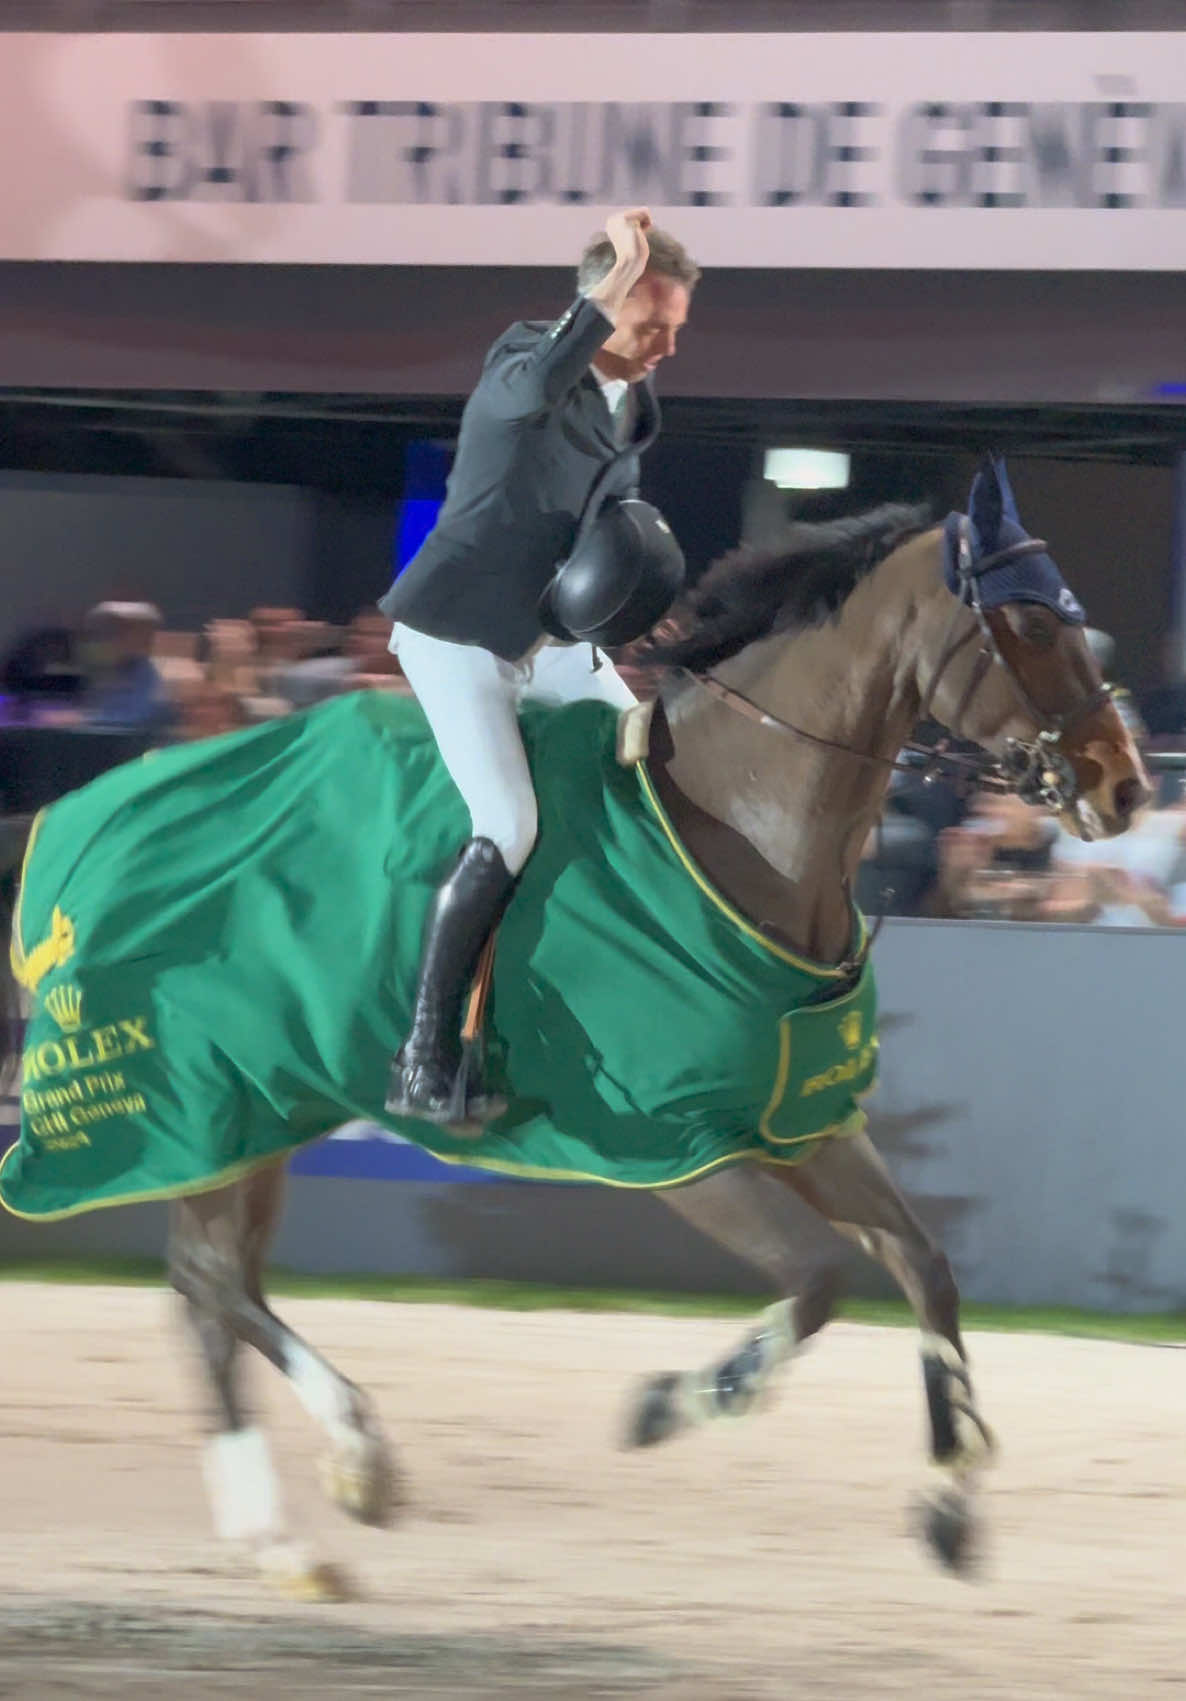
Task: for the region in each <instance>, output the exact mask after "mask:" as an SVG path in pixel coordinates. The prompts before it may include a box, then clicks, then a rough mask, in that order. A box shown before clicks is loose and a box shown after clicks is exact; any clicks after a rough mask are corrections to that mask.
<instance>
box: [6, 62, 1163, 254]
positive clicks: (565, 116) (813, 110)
mask: <svg viewBox="0 0 1186 1701" xmlns="http://www.w3.org/2000/svg"><path fill="white" fill-rule="evenodd" d="M1184 55H1186V38H1184V37H1183V36H1181V35H1175V34H1168V33H1167V34H1141V33H1133V34H1124V33H1105V34H1061V33H1060V34H1028V33H1026V34H965V33H959V32H950V33H943V34H930V35H921V34H899V33H895V34H881V35H851V34H842V35H827V34H820V35H794V34H785V35H736V36H729V35H726V36H711V35H682V36H681V35H583V36H581V35H552V36H537V35H504V34H495V35H455V34H439V35H438V34H419V35H364V34H350V35H338V36H333V35H330V36H325V35H266V36H265V35H223V36H219V35H206V36H203V35H135V36H132V35H73V36H72V35H59V34H35V35H21V34H15V35H5V36H4V37H3V47H2V50H0V99H2V102H3V106H2V110H3V112H4V125H3V130H2V132H0V133H2V134H3V135H4V137H5V144H4V149H3V166H4V170H3V172H2V174H0V258H2V259H7V260H127V261H194V262H203V261H204V262H223V263H225V262H236V261H240V262H260V261H266V262H297V263H302V264H358V263H362V264H384V265H447V266H484V265H498V266H508V265H524V266H544V265H548V266H559V265H569V264H571V263H572V262H573V260H574V259H575V256H576V255H577V254H578V253H579V251H580V249H581V247H582V245H583V244H584V242H585V241H586V240H587V238H588V237H589V235H590V234H591V233H592V232H593V231H594V230H595V229H597V227H598V225H599V223H600V222H601V220H602V219H603V217H604V215H605V212H606V211H607V210H608V209H609V208H611V207H614V206H624V205H629V204H633V203H636V202H638V203H646V204H647V205H649V206H650V207H651V208H652V210H653V211H654V213H655V215H656V217H657V218H658V220H659V221H660V222H661V223H663V224H665V225H667V226H669V227H671V228H672V229H673V230H674V231H675V232H676V233H677V234H678V235H679V236H681V237H682V238H683V239H684V240H685V241H686V242H687V244H688V246H689V248H690V249H691V250H692V252H693V253H694V254H695V256H696V257H697V258H698V259H699V260H700V261H701V262H702V263H703V264H704V265H705V266H706V267H710V268H711V267H722V266H730V267H733V266H744V267H754V266H764V267H804V266H808V267H822V266H828V267H844V268H855V267H860V268H869V267H943V268H956V269H960V268H994V269H995V268H1010V269H1017V268H1021V269H1046V268H1051V269H1055V270H1063V269H1083V268H1090V269H1102V270H1142V269H1144V270H1150V269H1152V270H1182V269H1186V98H1184V96H1186V85H1184V84H1183V78H1182V71H1181V67H1182V63H1183V59H1184Z"/></svg>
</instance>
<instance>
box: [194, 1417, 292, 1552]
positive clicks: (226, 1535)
mask: <svg viewBox="0 0 1186 1701" xmlns="http://www.w3.org/2000/svg"><path fill="white" fill-rule="evenodd" d="M203 1474H204V1476H205V1478H206V1492H207V1493H208V1494H209V1496H210V1507H211V1511H212V1512H213V1514H214V1528H215V1530H216V1531H217V1532H218V1535H219V1536H220V1537H221V1538H222V1540H223V1541H260V1540H263V1539H264V1538H265V1537H267V1538H273V1539H274V1538H275V1536H276V1534H277V1531H278V1530H279V1527H280V1489H279V1485H278V1483H277V1481H276V1473H275V1471H274V1470H273V1469H272V1455H271V1452H270V1450H269V1448H268V1443H267V1440H266V1438H265V1436H264V1434H263V1432H262V1431H261V1430H259V1429H256V1428H255V1427H254V1426H253V1427H252V1428H250V1429H237V1430H228V1431H227V1432H226V1433H224V1434H222V1435H216V1436H214V1438H213V1439H212V1440H211V1441H208V1442H207V1443H206V1451H205V1457H204V1459H203Z"/></svg>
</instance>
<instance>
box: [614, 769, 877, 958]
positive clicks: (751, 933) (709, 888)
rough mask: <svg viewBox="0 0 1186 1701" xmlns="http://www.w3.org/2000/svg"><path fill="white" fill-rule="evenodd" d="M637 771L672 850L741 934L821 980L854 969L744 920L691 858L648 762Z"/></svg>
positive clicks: (861, 940)
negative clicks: (816, 958) (819, 958)
mask: <svg viewBox="0 0 1186 1701" xmlns="http://www.w3.org/2000/svg"><path fill="white" fill-rule="evenodd" d="M637 773H638V781H639V784H640V785H641V787H642V793H643V796H644V797H645V798H646V800H647V802H648V803H649V804H650V806H651V808H652V810H653V811H654V813H655V816H656V818H657V819H658V822H659V825H660V826H661V827H662V829H663V831H664V833H665V834H666V835H667V838H668V840H669V841H670V844H671V848H672V850H673V851H674V852H675V854H676V856H677V857H678V858H679V860H680V862H681V863H682V864H683V866H684V868H685V870H686V871H687V873H688V874H690V875H691V877H692V879H693V880H694V881H695V882H696V884H697V886H699V888H700V890H701V891H702V892H703V893H704V896H705V897H706V898H708V899H709V901H710V902H711V903H713V904H715V905H716V907H717V909H719V910H720V911H721V913H722V915H725V916H727V917H728V918H729V920H730V921H731V922H732V923H733V926H734V927H735V928H737V930H738V932H739V933H743V934H744V935H745V937H746V938H747V939H752V940H753V942H754V944H755V945H760V946H761V947H762V949H763V950H765V951H769V952H770V955H771V956H772V957H777V958H778V959H779V961H780V962H783V963H789V964H790V966H791V968H793V969H802V970H803V972H804V973H805V974H809V975H815V977H816V978H817V979H818V980H840V979H842V978H844V977H846V976H847V975H849V974H850V973H851V972H852V970H851V966H850V965H848V964H844V963H839V964H835V965H829V964H825V963H813V962H812V961H811V959H810V958H808V957H800V956H798V955H796V953H795V952H794V951H788V950H786V949H785V947H783V946H782V945H776V944H775V942H774V940H773V939H768V938H767V937H766V935H765V934H764V933H763V932H762V931H761V929H760V928H757V927H755V926H754V925H753V923H752V922H750V921H747V920H746V919H745V917H744V916H743V915H742V914H741V913H740V911H738V910H735V909H734V908H733V905H732V904H731V903H729V901H728V899H727V898H724V897H722V895H721V893H720V892H718V891H717V889H716V887H715V886H713V885H712V883H711V882H710V881H709V880H707V879H706V878H705V876H704V875H703V874H702V873H701V872H700V869H699V868H698V867H697V866H696V864H695V863H694V862H693V861H692V858H691V857H690V856H689V855H688V853H687V851H686V850H685V849H684V847H683V844H682V842H681V840H680V837H679V834H678V833H677V832H676V830H675V828H674V827H673V826H672V824H671V822H670V820H669V819H668V816H667V812H666V810H665V809H664V808H663V805H662V804H661V803H660V801H659V796H658V793H657V792H656V790H655V785H654V781H653V780H652V779H651V776H650V774H649V772H648V771H647V765H646V763H645V762H640V763H639V764H638V766H637ZM856 917H857V928H858V938H857V950H858V952H860V951H863V950H864V948H865V918H864V916H863V915H862V914H861V912H860V911H859V910H857V911H856Z"/></svg>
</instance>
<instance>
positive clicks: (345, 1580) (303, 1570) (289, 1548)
mask: <svg viewBox="0 0 1186 1701" xmlns="http://www.w3.org/2000/svg"><path fill="white" fill-rule="evenodd" d="M256 1563H257V1565H258V1567H259V1570H260V1572H261V1573H262V1575H263V1577H264V1579H265V1580H266V1581H267V1582H268V1583H270V1584H271V1586H272V1587H273V1588H274V1589H275V1590H277V1591H278V1593H280V1594H282V1595H287V1596H288V1597H289V1599H290V1600H297V1601H321V1602H325V1603H328V1604H332V1603H335V1602H341V1601H352V1600H356V1599H357V1598H358V1591H357V1590H356V1589H355V1587H354V1585H353V1583H352V1582H351V1580H350V1574H349V1572H347V1571H346V1570H344V1569H343V1567H342V1566H340V1565H333V1564H331V1563H329V1562H328V1561H325V1560H320V1561H318V1560H313V1559H310V1558H309V1556H308V1554H306V1553H305V1551H304V1550H303V1548H301V1547H299V1546H297V1545H295V1544H293V1543H291V1542H279V1543H276V1544H275V1545H274V1546H271V1547H265V1548H261V1549H260V1550H259V1551H258V1553H257V1554H256Z"/></svg>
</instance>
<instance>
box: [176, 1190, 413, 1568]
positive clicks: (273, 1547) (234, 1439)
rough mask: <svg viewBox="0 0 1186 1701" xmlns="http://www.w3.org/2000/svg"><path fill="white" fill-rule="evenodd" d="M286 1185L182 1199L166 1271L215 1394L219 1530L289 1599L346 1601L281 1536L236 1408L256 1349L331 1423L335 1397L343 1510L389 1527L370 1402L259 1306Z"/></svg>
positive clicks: (262, 1460) (263, 1458)
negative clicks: (243, 1362) (243, 1358)
mask: <svg viewBox="0 0 1186 1701" xmlns="http://www.w3.org/2000/svg"><path fill="white" fill-rule="evenodd" d="M281 1183H282V1172H281V1171H280V1169H279V1168H278V1167H277V1168H275V1169H271V1168H269V1169H268V1170H265V1171H259V1172H257V1173H256V1174H255V1175H254V1176H253V1177H251V1178H250V1179H249V1180H246V1181H242V1182H238V1183H235V1184H233V1185H232V1186H229V1187H226V1188H220V1189H218V1190H217V1191H215V1192H211V1193H207V1194H201V1195H196V1196H193V1197H191V1198H189V1199H183V1200H179V1201H177V1202H176V1204H175V1205H174V1207H173V1214H172V1223H171V1231H172V1232H171V1236H170V1273H171V1278H172V1283H173V1286H174V1287H175V1288H176V1289H177V1291H178V1292H179V1293H180V1294H181V1295H182V1297H183V1299H184V1301H185V1305H186V1312H187V1316H188V1318H189V1321H190V1325H191V1327H192V1329H193V1332H194V1334H195V1337H196V1339H197V1343H198V1346H199V1349H200V1352H201V1355H202V1359H203V1361H204V1365H205V1369H206V1372H207V1377H208V1380H209V1383H210V1386H211V1388H212V1391H213V1393H214V1396H215V1409H216V1424H217V1426H218V1427H217V1428H216V1432H215V1434H214V1435H213V1437H212V1438H211V1440H210V1441H209V1443H208V1444H207V1449H206V1457H205V1475H206V1482H207V1490H208V1493H209V1495H210V1500H211V1506H212V1510H213V1514H214V1522H215V1528H216V1530H217V1531H218V1533H219V1534H220V1535H221V1536H222V1537H224V1538H225V1539H227V1540H228V1541H231V1542H234V1543H235V1544H236V1545H238V1546H240V1547H243V1548H245V1549H246V1550H247V1551H248V1552H250V1554H251V1555H252V1557H253V1559H254V1562H255V1564H256V1566H257V1567H258V1569H260V1570H261V1571H262V1572H263V1573H264V1574H265V1575H266V1576H267V1577H269V1578H270V1579H271V1580H273V1581H275V1582H277V1583H278V1584H280V1585H281V1586H283V1587H284V1588H286V1589H287V1590H289V1591H290V1592H293V1593H297V1594H300V1595H303V1596H305V1597H311V1598H315V1599H337V1598H342V1597H344V1596H345V1595H347V1594H348V1593H349V1592H350V1591H349V1587H348V1584H347V1581H346V1579H345V1577H344V1576H343V1574H342V1573H341V1572H340V1571H339V1570H338V1569H337V1568H336V1567H333V1566H329V1565H325V1564H321V1563H317V1562H314V1561H313V1560H312V1559H310V1557H309V1555H308V1553H307V1551H306V1549H305V1547H304V1545H303V1544H301V1543H299V1542H295V1541H294V1540H293V1539H292V1538H291V1536H290V1535H289V1533H288V1531H287V1528H286V1526H285V1522H284V1517H283V1512H282V1508H281V1501H280V1490H279V1485H278V1482H277V1479H276V1474H275V1470H274V1467H273V1464H272V1459H271V1453H270V1449H269V1447H268V1443H267V1440H266V1437H265V1436H264V1434H263V1432H262V1430H260V1429H259V1428H257V1427H256V1426H255V1425H253V1424H251V1423H250V1422H249V1421H248V1420H247V1414H246V1412H245V1409H244V1407H243V1404H242V1401H241V1397H240V1392H239V1374H240V1369H241V1366H240V1352H239V1349H240V1348H241V1347H242V1346H243V1345H249V1346H253V1347H255V1348H257V1350H259V1351H260V1352H261V1353H263V1355H264V1356H265V1357H266V1358H268V1359H269V1361H270V1362H271V1363H273V1364H275V1365H276V1366H277V1368H279V1369H281V1370H284V1371H286V1372H290V1367H291V1366H293V1365H295V1368H296V1371H297V1375H296V1377H295V1378H294V1386H295V1388H296V1392H297V1394H298V1396H299V1397H301V1398H302V1400H303V1403H304V1404H305V1405H306V1407H307V1408H308V1409H311V1410H312V1411H313V1413H314V1415H315V1416H318V1417H324V1415H325V1414H326V1412H327V1411H328V1409H329V1407H330V1401H331V1393H332V1395H333V1406H332V1414H333V1416H332V1425H333V1427H332V1428H331V1444H332V1445H334V1450H335V1454H337V1453H341V1454H343V1455H345V1456H348V1457H349V1459H350V1461H351V1465H352V1467H353V1469H352V1476H351V1486H350V1488H349V1490H347V1489H342V1490H341V1492H339V1493H338V1494H337V1498H338V1499H339V1501H340V1502H343V1503H346V1504H347V1509H348V1510H350V1511H352V1512H353V1513H354V1514H355V1515H356V1516H359V1515H365V1516H366V1517H367V1519H368V1521H384V1520H385V1518H386V1515H387V1513H388V1511H389V1509H390V1504H391V1500H392V1498H393V1495H392V1492H391V1490H392V1483H393V1473H392V1471H391V1468H390V1462H389V1459H388V1456H387V1452H386V1447H385V1445H384V1443H383V1440H382V1436H381V1433H380V1431H379V1428H378V1425H377V1423H375V1421H374V1419H373V1417H372V1415H371V1413H370V1409H369V1405H368V1404H367V1402H366V1401H365V1397H364V1396H363V1395H362V1394H361V1392H360V1391H359V1390H357V1389H354V1388H352V1386H351V1385H350V1384H349V1383H347V1382H345V1379H344V1378H340V1377H337V1373H336V1372H334V1371H333V1370H332V1369H331V1367H329V1366H328V1365H327V1364H326V1363H325V1361H324V1360H321V1359H319V1358H318V1356H317V1355H316V1354H314V1353H313V1352H312V1350H311V1349H310V1348H308V1347H307V1346H306V1345H305V1343H304V1342H303V1341H301V1340H300V1339H299V1337H297V1336H295V1335H294V1334H293V1333H292V1331H291V1330H289V1329H288V1328H287V1327H286V1325H285V1324H283V1323H282V1322H281V1321H280V1320H279V1319H278V1318H276V1317H275V1316H274V1315H273V1314H272V1312H271V1311H270V1310H269V1309H268V1307H267V1305H266V1303H265V1302H264V1300H263V1294H262V1288H261V1271H262V1264H263V1257H264V1253H265V1251H266V1246H267V1242H268V1240H269V1239H270V1235H271V1231H272V1228H273V1226H274V1223H275V1219H276V1215H277V1213H278V1209H279V1200H280V1191H281ZM302 1354H303V1355H304V1356H303V1358H302ZM314 1367H316V1370H315V1369H314ZM335 1379H336V1386H335Z"/></svg>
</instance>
